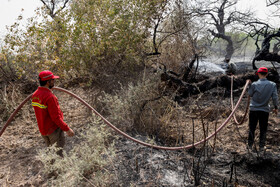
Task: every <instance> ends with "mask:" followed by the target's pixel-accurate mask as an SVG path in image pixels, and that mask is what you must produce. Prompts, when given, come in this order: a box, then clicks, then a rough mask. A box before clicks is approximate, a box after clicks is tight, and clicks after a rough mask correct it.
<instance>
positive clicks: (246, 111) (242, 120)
mask: <svg viewBox="0 0 280 187" xmlns="http://www.w3.org/2000/svg"><path fill="white" fill-rule="evenodd" d="M233 78H234V76H233V75H232V76H231V89H230V91H231V92H230V103H231V109H232V110H233V108H234V104H233ZM249 105H250V96H249V95H248V97H247V105H246V110H245V113H244V115H243V117H242V119H241V121H238V120H237V118H236V116H235V114H233V119H234V122H235V123H236V124H237V125H242V124H243V123H244V121H245V118H246V115H247V113H248V110H249Z"/></svg>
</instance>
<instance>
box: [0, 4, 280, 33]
mask: <svg viewBox="0 0 280 187" xmlns="http://www.w3.org/2000/svg"><path fill="white" fill-rule="evenodd" d="M38 6H42V2H41V1H40V0H0V38H1V37H2V36H3V35H4V34H5V32H6V25H8V26H10V25H12V24H13V23H14V22H15V21H16V19H17V17H18V16H19V15H20V14H21V13H22V15H23V18H24V19H27V18H29V17H31V16H33V15H34V10H35V9H36V7H38ZM238 7H239V8H245V7H251V8H253V9H254V10H256V13H257V15H259V16H261V17H262V18H266V17H267V14H268V13H269V11H270V9H271V8H267V7H266V0H239V3H238ZM22 9H24V11H23V12H21V10H22ZM278 23H279V19H278ZM278 23H276V21H274V22H272V24H274V25H279V24H278Z"/></svg>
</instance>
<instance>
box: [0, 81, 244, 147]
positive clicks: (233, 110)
mask: <svg viewBox="0 0 280 187" xmlns="http://www.w3.org/2000/svg"><path fill="white" fill-rule="evenodd" d="M248 84H249V82H248V81H247V82H246V84H245V86H244V88H243V91H242V93H241V95H240V97H239V99H238V101H237V103H236V105H235V107H233V109H232V112H231V113H230V115H229V116H228V117H227V119H226V120H225V121H224V122H223V123H222V125H221V126H220V127H219V128H218V129H216V130H215V132H214V133H212V134H211V135H209V136H208V137H206V138H204V139H203V140H200V141H199V142H196V143H193V144H190V145H186V146H180V147H165V146H158V145H152V144H149V143H146V142H143V141H141V140H138V139H135V138H133V137H131V136H129V135H128V134H126V133H125V132H123V131H121V130H120V129H118V128H117V127H116V126H114V125H113V124H111V123H110V122H109V121H108V120H107V119H106V118H105V117H103V116H102V115H101V114H100V113H98V112H97V111H96V110H95V109H94V108H93V107H92V106H90V105H89V104H88V103H87V102H86V101H84V100H83V99H82V98H80V97H79V96H77V95H75V94H74V93H72V92H70V91H68V90H66V89H63V88H59V87H54V88H53V90H58V91H62V92H65V93H67V94H69V95H70V96H72V97H74V98H76V99H77V100H79V101H80V102H81V103H83V104H84V105H85V106H87V107H88V108H89V109H91V110H92V111H93V113H95V114H96V115H97V116H99V117H100V118H101V119H102V120H103V121H104V122H105V124H107V125H108V126H109V127H111V128H112V129H114V130H115V131H116V132H118V133H119V134H121V135H123V136H124V137H126V138H128V139H130V140H132V141H134V142H136V143H138V144H141V145H144V146H147V147H151V148H155V149H162V150H181V149H190V148H192V147H195V146H197V145H199V144H202V143H204V142H206V141H208V140H209V139H210V138H212V137H213V136H215V135H216V134H217V133H218V132H219V131H220V130H222V128H223V127H225V126H226V124H227V123H228V122H229V121H230V119H231V117H232V116H233V115H234V113H235V111H236V110H237V108H238V106H239V105H240V103H241V100H242V98H243V96H244V94H245V92H246V88H247V87H248ZM31 97H32V94H31V95H29V96H28V97H27V98H26V99H25V100H24V101H23V102H22V103H21V104H20V105H19V106H18V107H17V108H16V110H15V111H14V112H13V113H12V115H11V116H10V117H9V119H8V121H7V122H6V124H5V125H4V126H3V128H2V129H1V131H0V137H1V136H2V134H3V132H4V131H5V129H6V128H7V126H8V125H9V124H10V123H11V121H12V119H13V118H14V116H15V115H16V114H17V112H18V111H19V110H20V109H21V108H22V107H23V105H24V104H25V103H26V102H27V101H28V100H30V98H31Z"/></svg>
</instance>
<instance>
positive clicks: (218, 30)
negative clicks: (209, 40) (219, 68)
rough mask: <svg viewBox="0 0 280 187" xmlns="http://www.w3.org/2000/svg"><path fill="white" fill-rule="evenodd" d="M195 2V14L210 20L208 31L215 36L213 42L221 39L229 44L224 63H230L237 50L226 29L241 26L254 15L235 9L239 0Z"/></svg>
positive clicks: (196, 0) (197, 0) (208, 21)
mask: <svg viewBox="0 0 280 187" xmlns="http://www.w3.org/2000/svg"><path fill="white" fill-rule="evenodd" d="M195 2H196V3H195V5H194V8H193V12H194V13H195V15H197V16H200V17H203V18H206V17H207V18H208V19H207V24H208V25H209V26H210V28H209V29H208V31H209V32H210V33H211V35H212V36H213V40H214V39H215V38H220V39H223V40H225V41H226V42H227V47H226V54H225V59H224V61H225V62H227V63H229V61H230V59H231V57H232V55H233V53H234V51H235V48H234V45H233V40H232V38H231V36H230V35H229V34H228V33H227V31H226V29H227V28H228V27H232V28H233V27H234V26H240V25H241V24H243V23H244V21H245V20H248V19H249V18H250V17H251V16H252V13H251V12H250V11H247V12H246V13H245V12H241V11H238V10H237V9H236V7H235V5H236V4H237V0H222V1H220V0H211V1H203V2H200V1H199V0H195ZM199 5H200V6H199ZM228 32H229V30H228Z"/></svg>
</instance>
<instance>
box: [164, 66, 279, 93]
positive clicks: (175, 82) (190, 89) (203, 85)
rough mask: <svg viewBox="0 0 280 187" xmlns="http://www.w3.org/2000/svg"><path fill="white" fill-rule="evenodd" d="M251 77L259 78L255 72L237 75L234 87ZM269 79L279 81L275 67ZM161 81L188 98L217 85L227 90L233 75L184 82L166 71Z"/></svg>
mask: <svg viewBox="0 0 280 187" xmlns="http://www.w3.org/2000/svg"><path fill="white" fill-rule="evenodd" d="M247 79H250V80H251V81H252V82H253V81H257V80H258V76H257V75H256V73H255V72H248V73H246V74H243V75H236V76H235V77H234V82H233V85H234V87H233V88H234V89H238V88H240V87H243V86H244V85H245V83H246V80H247ZM267 79H268V80H271V81H273V82H275V83H280V82H279V74H278V72H277V70H275V69H272V68H271V69H269V75H268V77H267ZM161 81H162V82H164V84H165V85H166V88H167V89H168V88H169V89H170V90H173V91H174V92H176V96H177V98H178V97H179V98H187V97H189V96H191V95H197V94H200V93H204V92H206V91H208V90H211V89H213V88H217V87H223V88H226V89H227V90H229V89H230V87H231V77H230V76H228V75H221V76H216V77H210V78H208V79H205V80H202V81H200V82H197V83H187V82H184V81H183V80H182V79H181V78H180V77H177V76H175V75H172V74H170V73H168V72H164V73H162V74H161Z"/></svg>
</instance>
